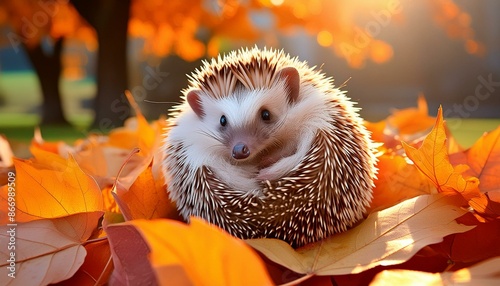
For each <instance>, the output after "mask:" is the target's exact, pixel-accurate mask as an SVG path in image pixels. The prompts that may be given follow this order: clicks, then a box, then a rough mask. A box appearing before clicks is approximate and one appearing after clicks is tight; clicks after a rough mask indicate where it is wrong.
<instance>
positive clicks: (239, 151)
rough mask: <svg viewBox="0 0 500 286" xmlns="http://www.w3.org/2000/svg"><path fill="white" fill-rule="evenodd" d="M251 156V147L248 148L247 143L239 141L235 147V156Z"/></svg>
mask: <svg viewBox="0 0 500 286" xmlns="http://www.w3.org/2000/svg"><path fill="white" fill-rule="evenodd" d="M248 156H250V149H248V146H247V145H246V144H245V143H241V142H240V143H237V144H236V145H234V147H233V158H234V159H237V160H240V159H245V158H248Z"/></svg>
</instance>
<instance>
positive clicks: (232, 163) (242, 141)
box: [163, 48, 376, 247]
mask: <svg viewBox="0 0 500 286" xmlns="http://www.w3.org/2000/svg"><path fill="white" fill-rule="evenodd" d="M183 93H184V98H183V99H184V100H183V103H182V104H180V105H179V106H176V107H174V108H173V109H172V110H171V114H170V115H171V116H170V119H169V124H168V126H169V127H168V129H167V133H166V138H165V142H164V150H163V151H164V154H165V157H164V159H163V172H164V174H165V179H166V183H167V188H168V192H169V196H170V198H171V199H172V200H173V201H175V202H176V205H177V208H178V209H179V211H180V213H181V215H182V216H183V217H184V218H185V219H189V217H190V216H198V217H201V218H203V219H205V220H207V221H208V222H210V223H212V224H215V225H218V226H219V227H221V228H223V229H225V230H226V231H228V232H229V233H230V234H232V235H234V236H237V237H240V238H243V239H248V238H259V237H270V238H279V239H282V240H284V241H286V242H288V243H290V244H291V245H292V246H293V247H300V246H303V245H305V244H308V243H311V242H315V241H318V240H321V239H323V238H325V237H328V236H330V235H332V234H334V233H338V232H342V231H345V230H346V229H347V228H349V227H351V226H352V225H353V224H354V223H356V222H357V221H359V220H360V219H361V218H362V217H363V213H364V211H365V209H366V207H367V206H368V205H369V203H370V201H371V198H372V188H373V179H374V177H375V173H376V168H375V162H376V158H375V155H374V148H373V144H372V142H371V140H370V137H369V134H368V132H367V130H366V129H365V128H364V126H363V124H362V120H361V119H360V117H359V116H358V114H357V108H355V107H353V103H352V102H351V101H349V99H348V98H347V97H346V96H345V94H344V92H343V91H340V90H339V89H336V88H334V86H333V83H332V79H330V78H326V77H325V76H324V75H323V74H322V73H321V72H319V71H317V70H315V69H314V68H310V67H308V66H307V64H306V63H305V62H300V61H298V60H297V59H296V58H291V57H290V56H289V55H287V54H285V53H283V52H282V51H276V50H266V49H264V50H260V49H258V48H253V49H251V50H248V49H242V50H239V51H236V52H232V53H230V54H229V55H226V56H224V57H221V56H219V58H218V59H213V60H212V61H211V62H205V63H204V66H203V67H202V68H201V69H200V70H196V71H195V72H194V73H193V74H192V75H191V77H190V83H189V87H188V88H187V89H185V90H184V91H183Z"/></svg>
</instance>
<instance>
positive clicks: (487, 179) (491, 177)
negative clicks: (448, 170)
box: [464, 127, 500, 192]
mask: <svg viewBox="0 0 500 286" xmlns="http://www.w3.org/2000/svg"><path fill="white" fill-rule="evenodd" d="M466 154H467V164H468V165H469V166H470V169H469V170H467V171H465V172H464V175H470V176H475V177H477V178H479V180H480V181H481V184H480V186H479V188H480V189H481V191H482V192H489V191H498V190H500V127H499V128H497V129H495V130H494V131H492V132H489V133H487V134H484V135H483V136H482V137H481V138H479V140H478V141H477V142H476V143H474V145H473V146H472V147H471V148H470V149H469V150H467V152H466Z"/></svg>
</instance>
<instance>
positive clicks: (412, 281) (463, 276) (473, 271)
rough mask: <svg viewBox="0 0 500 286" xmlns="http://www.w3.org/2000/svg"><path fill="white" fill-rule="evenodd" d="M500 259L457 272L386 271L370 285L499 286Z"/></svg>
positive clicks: (493, 259)
mask: <svg viewBox="0 0 500 286" xmlns="http://www.w3.org/2000/svg"><path fill="white" fill-rule="evenodd" d="M499 264H500V257H495V258H491V259H488V260H486V261H483V262H481V263H478V264H476V265H474V266H472V267H469V268H464V269H460V270H457V271H455V272H444V273H428V272H421V271H412V270H400V269H398V270H384V271H382V272H381V273H379V274H378V275H377V276H376V277H375V279H374V280H373V281H372V283H370V285H371V286H378V285H380V286H385V285H436V286H437V285H499V284H500V269H499V268H498V265H499Z"/></svg>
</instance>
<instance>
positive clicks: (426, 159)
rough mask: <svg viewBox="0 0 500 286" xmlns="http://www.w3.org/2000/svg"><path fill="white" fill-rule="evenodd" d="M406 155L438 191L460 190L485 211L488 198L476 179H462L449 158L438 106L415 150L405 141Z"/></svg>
mask: <svg viewBox="0 0 500 286" xmlns="http://www.w3.org/2000/svg"><path fill="white" fill-rule="evenodd" d="M402 143H403V147H404V149H405V151H406V154H407V156H408V158H410V159H411V160H412V161H413V163H414V164H415V166H416V167H417V168H418V169H419V170H420V171H421V172H422V173H423V174H425V176H427V177H428V178H429V179H430V180H431V181H432V182H433V183H434V185H436V188H437V189H438V191H439V192H443V193H450V194H451V193H455V192H458V193H460V194H461V195H462V196H463V198H464V199H465V200H466V201H467V202H469V204H470V205H471V207H473V208H474V209H476V210H477V211H479V212H484V209H485V208H486V204H487V198H486V196H485V195H484V194H482V193H481V192H480V191H479V188H478V185H479V180H478V178H475V177H468V178H467V179H465V178H464V177H463V176H462V174H461V172H459V170H458V169H457V170H456V169H455V168H453V166H452V165H451V163H450V160H449V158H448V151H447V146H446V133H445V128H444V123H443V110H442V108H441V107H440V108H439V111H438V117H437V119H436V124H435V125H434V128H433V129H432V130H431V132H430V133H429V134H428V135H427V137H426V138H425V140H424V141H423V143H422V146H420V148H419V149H418V150H417V149H415V148H414V147H412V146H410V145H408V144H406V143H404V142H402Z"/></svg>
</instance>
